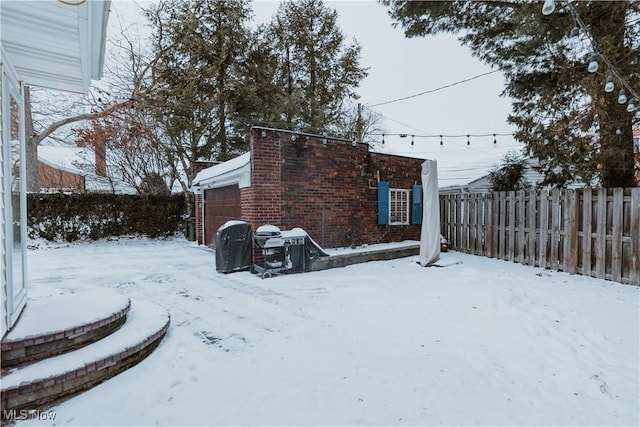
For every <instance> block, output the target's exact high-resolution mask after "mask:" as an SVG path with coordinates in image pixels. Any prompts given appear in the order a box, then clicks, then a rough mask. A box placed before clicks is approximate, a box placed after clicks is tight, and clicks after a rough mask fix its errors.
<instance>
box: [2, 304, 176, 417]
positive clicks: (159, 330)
mask: <svg viewBox="0 0 640 427" xmlns="http://www.w3.org/2000/svg"><path fill="white" fill-rule="evenodd" d="M169 323H170V318H169V314H168V313H167V311H166V310H165V309H164V308H162V307H159V306H157V305H155V304H153V303H150V302H147V301H140V300H133V301H131V309H130V310H129V313H128V314H127V319H126V322H125V323H124V325H122V327H121V328H120V329H118V330H117V331H115V332H113V333H112V334H110V335H108V336H106V337H104V338H102V339H101V340H99V341H97V342H94V343H92V344H90V345H87V346H85V347H82V348H79V349H77V350H74V351H72V352H68V353H65V354H61V355H58V356H55V357H52V358H48V359H45V360H41V361H38V362H36V363H33V364H30V365H27V366H23V367H19V368H14V369H11V370H9V371H8V372H7V373H6V374H3V376H2V386H1V390H0V394H1V399H0V400H1V403H2V408H3V418H4V417H6V416H10V415H11V413H13V412H15V411H20V410H23V409H24V410H32V409H43V408H46V407H48V406H51V405H52V404H54V403H55V402H56V401H59V400H60V399H62V398H66V397H68V396H71V395H74V394H77V393H79V392H81V391H83V390H86V389H88V388H91V387H93V386H96V385H98V384H100V383H101V382H103V381H105V380H107V379H109V378H111V377H114V376H115V375H117V374H119V373H121V372H123V371H125V370H126V369H128V368H130V367H131V366H134V365H135V364H137V363H139V362H140V361H142V360H143V359H144V358H145V357H146V356H148V355H149V354H150V353H151V352H152V351H153V349H155V348H156V347H157V346H158V344H159V343H160V341H161V340H162V337H163V336H164V335H165V333H166V331H167V329H168V328H169ZM12 411H13V412H12Z"/></svg>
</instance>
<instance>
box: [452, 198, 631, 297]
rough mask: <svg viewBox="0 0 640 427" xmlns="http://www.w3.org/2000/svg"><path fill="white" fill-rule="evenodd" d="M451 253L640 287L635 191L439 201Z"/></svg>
mask: <svg viewBox="0 0 640 427" xmlns="http://www.w3.org/2000/svg"><path fill="white" fill-rule="evenodd" d="M441 207H443V209H442V210H441V218H442V220H443V221H444V222H446V224H441V230H443V233H444V232H446V233H447V234H446V235H445V237H447V238H448V239H449V240H450V241H451V243H452V247H453V248H454V249H456V250H460V251H463V252H467V253H472V254H476V255H484V256H490V257H493V258H499V259H503V260H509V261H514V262H519V263H521V264H529V265H532V266H538V267H541V268H547V269H552V270H562V271H566V272H568V273H572V274H574V273H579V274H583V275H585V276H594V277H597V278H600V279H604V280H614V281H616V282H620V283H630V284H633V285H640V271H639V270H640V257H639V256H638V254H639V253H640V188H630V189H622V188H616V189H604V188H598V189H597V190H594V189H592V188H584V189H580V190H566V191H565V192H561V191H560V190H557V189H556V190H552V191H549V190H541V191H539V192H538V191H535V190H530V191H528V192H525V191H518V192H508V193H507V192H495V193H484V194H469V193H467V194H457V195H446V196H445V195H443V196H441Z"/></svg>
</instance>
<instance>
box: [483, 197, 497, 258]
mask: <svg viewBox="0 0 640 427" xmlns="http://www.w3.org/2000/svg"><path fill="white" fill-rule="evenodd" d="M494 194H495V193H487V194H486V198H485V201H486V209H487V213H486V215H487V227H486V229H485V231H484V247H485V251H486V255H487V256H488V257H489V258H493V227H494V222H493V215H494V214H493V197H494Z"/></svg>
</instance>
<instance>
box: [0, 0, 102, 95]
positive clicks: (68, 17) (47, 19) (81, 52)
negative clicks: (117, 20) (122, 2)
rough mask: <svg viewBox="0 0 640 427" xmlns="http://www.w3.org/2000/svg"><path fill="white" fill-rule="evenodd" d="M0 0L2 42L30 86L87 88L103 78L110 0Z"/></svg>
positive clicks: (8, 56)
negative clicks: (95, 80) (92, 80)
mask: <svg viewBox="0 0 640 427" xmlns="http://www.w3.org/2000/svg"><path fill="white" fill-rule="evenodd" d="M69 3H71V2H67V3H64V2H61V1H58V0H39V1H18V0H2V1H0V19H1V22H0V27H1V28H2V32H1V35H0V37H1V39H0V45H2V50H3V55H6V57H7V58H8V60H9V62H10V63H11V64H12V65H13V67H14V69H15V70H16V72H17V74H18V75H19V76H20V80H22V81H24V82H25V83H26V84H28V85H33V86H41V87H46V88H50V89H59V90H64V91H69V92H81V93H84V92H86V91H87V90H88V88H89V85H90V84H91V79H99V78H101V77H102V66H103V63H104V51H105V44H106V43H105V41H106V31H107V21H108V19H109V6H110V3H111V1H110V0H104V1H101V0H90V1H84V2H82V1H81V0H80V1H78V0H74V3H78V5H73V4H69Z"/></svg>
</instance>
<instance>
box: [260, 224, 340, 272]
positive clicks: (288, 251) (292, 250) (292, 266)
mask: <svg viewBox="0 0 640 427" xmlns="http://www.w3.org/2000/svg"><path fill="white" fill-rule="evenodd" d="M254 243H255V244H256V246H257V247H258V248H260V249H262V256H263V265H261V266H260V265H257V264H254V266H253V271H254V272H255V273H257V274H259V275H260V276H261V277H262V278H263V279H265V278H268V277H271V276H273V275H274V274H280V273H285V272H286V273H299V272H303V271H308V269H309V265H310V264H311V262H313V261H314V260H316V259H317V258H318V257H321V256H328V254H326V253H325V252H324V251H323V250H322V248H321V247H320V246H319V245H318V244H317V243H316V242H314V241H313V239H311V237H309V235H308V234H307V232H306V231H304V230H303V229H302V228H294V229H292V230H285V231H281V230H280V229H279V228H278V227H276V226H273V225H263V226H260V227H258V229H257V230H256V233H255V234H254Z"/></svg>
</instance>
